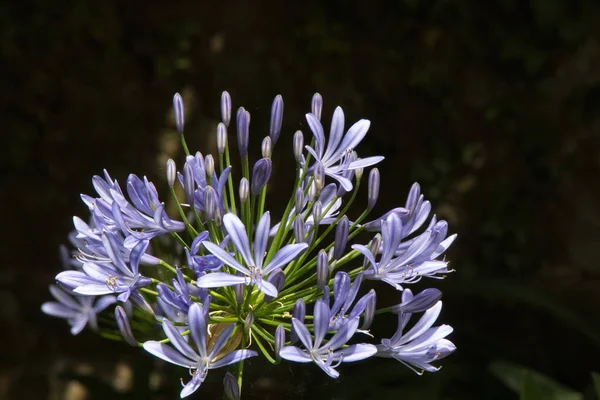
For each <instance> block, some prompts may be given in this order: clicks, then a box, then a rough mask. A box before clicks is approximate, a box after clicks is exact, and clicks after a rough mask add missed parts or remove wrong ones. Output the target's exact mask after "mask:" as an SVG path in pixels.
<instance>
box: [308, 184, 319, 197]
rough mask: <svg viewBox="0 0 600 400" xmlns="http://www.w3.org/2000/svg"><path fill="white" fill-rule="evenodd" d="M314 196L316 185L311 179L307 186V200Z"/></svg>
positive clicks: (315, 195) (315, 194)
mask: <svg viewBox="0 0 600 400" xmlns="http://www.w3.org/2000/svg"><path fill="white" fill-rule="evenodd" d="M316 197H317V185H316V184H315V182H314V181H313V182H311V184H310V186H309V187H308V201H314V200H315V198H316Z"/></svg>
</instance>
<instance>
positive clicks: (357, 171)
mask: <svg viewBox="0 0 600 400" xmlns="http://www.w3.org/2000/svg"><path fill="white" fill-rule="evenodd" d="M364 171H365V170H364V168H356V169H355V170H354V175H356V180H357V181H360V180H361V179H362V176H363V172H364Z"/></svg>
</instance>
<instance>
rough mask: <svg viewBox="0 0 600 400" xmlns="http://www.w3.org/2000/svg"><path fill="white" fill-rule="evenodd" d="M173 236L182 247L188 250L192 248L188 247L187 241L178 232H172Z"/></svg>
mask: <svg viewBox="0 0 600 400" xmlns="http://www.w3.org/2000/svg"><path fill="white" fill-rule="evenodd" d="M171 236H173V237H174V238H175V240H177V241H178V242H179V244H180V245H182V246H183V247H184V248H186V249H188V250H189V249H190V246H188V244H187V243H186V242H185V240H183V239H182V238H181V236H179V234H178V233H177V232H171Z"/></svg>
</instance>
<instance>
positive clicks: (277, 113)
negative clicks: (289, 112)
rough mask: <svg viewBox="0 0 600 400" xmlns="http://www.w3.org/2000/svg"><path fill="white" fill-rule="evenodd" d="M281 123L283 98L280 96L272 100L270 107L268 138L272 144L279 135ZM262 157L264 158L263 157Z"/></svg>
mask: <svg viewBox="0 0 600 400" xmlns="http://www.w3.org/2000/svg"><path fill="white" fill-rule="evenodd" d="M282 121H283V98H282V97H281V95H280V94H278V95H277V96H276V97H275V100H273V105H272V106H271V127H270V129H269V136H270V137H271V140H272V141H273V144H275V143H277V139H278V138H279V133H281V122H282ZM263 157H264V156H263Z"/></svg>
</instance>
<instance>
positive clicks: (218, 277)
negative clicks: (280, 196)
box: [197, 212, 308, 297]
mask: <svg viewBox="0 0 600 400" xmlns="http://www.w3.org/2000/svg"><path fill="white" fill-rule="evenodd" d="M223 225H225V228H226V229H227V233H228V234H229V237H230V239H231V241H232V242H233V244H234V245H235V248H236V250H237V251H238V252H239V253H240V255H241V256H242V259H243V260H244V263H245V264H246V266H244V265H242V264H240V263H239V262H238V261H237V260H236V259H235V258H233V257H232V256H231V255H230V254H229V253H228V252H227V251H225V250H223V249H222V248H220V247H219V246H217V245H216V244H214V243H212V242H208V241H205V242H202V244H203V245H204V247H206V249H207V250H208V251H210V252H211V253H212V254H214V255H215V256H216V257H217V258H219V259H220V260H221V261H223V262H224V263H225V264H226V265H228V266H230V267H232V268H233V269H235V270H236V271H238V272H239V273H241V274H242V275H243V276H237V275H232V274H228V273H225V272H212V273H209V274H206V275H204V276H202V277H200V278H199V279H198V281H197V285H198V287H205V288H211V287H222V286H233V285H238V284H241V283H243V284H246V285H256V286H257V287H258V289H259V290H261V291H262V292H263V293H264V294H266V295H268V296H271V297H277V292H278V291H277V288H276V287H275V286H274V285H273V284H271V283H270V282H268V281H267V280H266V279H265V278H266V277H267V275H269V274H270V273H271V272H273V271H274V270H276V269H277V268H282V267H284V266H285V265H286V264H288V263H289V262H290V261H292V260H293V259H294V258H296V256H297V255H298V254H300V253H301V252H302V251H304V250H305V249H306V248H307V247H308V245H307V244H306V243H299V244H289V245H286V246H284V247H282V248H281V249H279V251H277V253H275V255H274V256H273V258H272V259H271V261H269V263H268V264H267V265H265V266H263V260H264V258H265V251H266V249H267V242H268V240H269V227H270V225H271V218H270V216H269V213H268V212H266V213H264V214H263V216H262V217H261V218H260V221H259V222H258V226H257V227H256V233H255V237H254V252H252V249H251V248H250V241H249V240H248V235H247V234H246V227H245V226H244V224H243V223H242V221H241V220H240V219H239V218H238V217H237V215H235V214H232V213H229V214H226V215H225V216H224V217H223Z"/></svg>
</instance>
